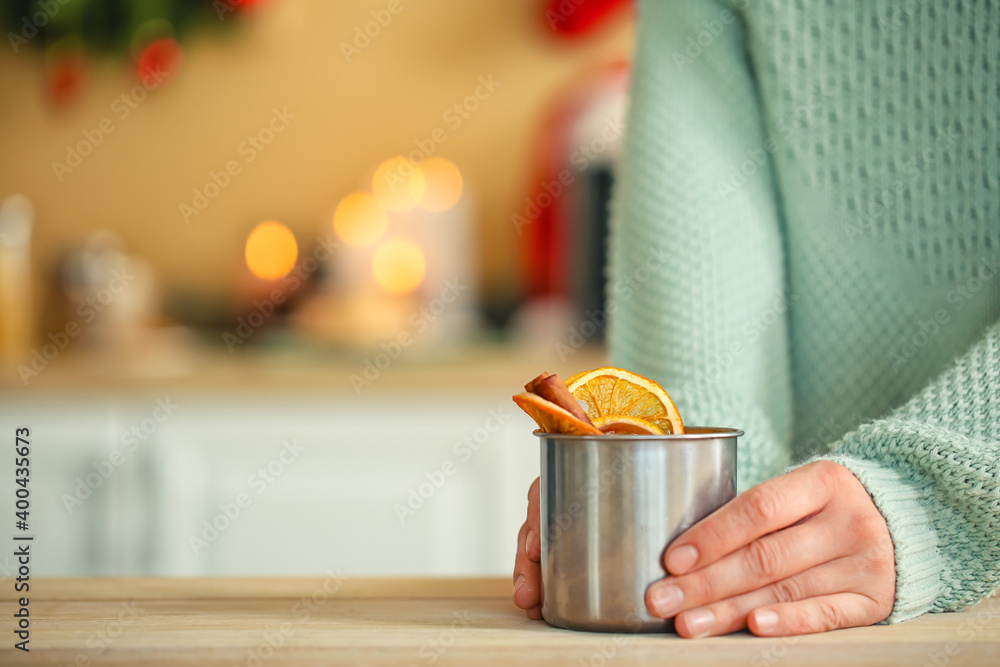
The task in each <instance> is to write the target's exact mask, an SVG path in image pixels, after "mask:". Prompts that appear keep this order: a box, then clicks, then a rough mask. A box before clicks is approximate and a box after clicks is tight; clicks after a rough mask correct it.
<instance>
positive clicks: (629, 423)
mask: <svg viewBox="0 0 1000 667" xmlns="http://www.w3.org/2000/svg"><path fill="white" fill-rule="evenodd" d="M594 426H596V427H597V428H599V429H601V433H608V434H615V435H663V429H661V428H660V427H659V426H657V425H656V424H654V423H653V422H651V421H647V420H645V419H642V418H641V417H629V416H628V415H605V416H603V417H598V418H597V419H595V420H594Z"/></svg>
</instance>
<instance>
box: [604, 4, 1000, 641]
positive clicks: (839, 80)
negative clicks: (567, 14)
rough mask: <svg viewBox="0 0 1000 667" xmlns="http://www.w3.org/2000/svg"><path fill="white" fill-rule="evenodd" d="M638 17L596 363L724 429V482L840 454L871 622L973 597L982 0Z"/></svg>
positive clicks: (984, 539) (997, 242)
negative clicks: (890, 580) (865, 548)
mask: <svg viewBox="0 0 1000 667" xmlns="http://www.w3.org/2000/svg"><path fill="white" fill-rule="evenodd" d="M639 26H640V28H639V36H638V45H637V52H636V57H635V64H634V71H633V82H632V100H631V108H630V112H629V132H628V137H627V141H626V148H625V156H624V159H623V162H622V165H621V169H620V173H619V180H618V185H617V189H616V193H615V197H614V203H613V208H612V216H613V224H612V235H611V241H610V266H611V269H610V286H609V299H610V306H611V307H613V310H612V312H613V313H614V317H613V318H612V320H611V324H610V327H611V329H610V348H611V357H612V361H613V363H615V364H616V365H619V366H623V367H627V368H632V369H635V370H637V371H639V372H642V373H644V374H647V375H649V376H651V377H653V378H655V379H657V380H658V381H660V382H661V383H662V384H663V385H664V387H666V388H667V390H668V391H670V392H671V394H672V395H675V397H676V399H677V403H678V406H679V408H680V409H681V412H682V414H683V415H684V418H685V421H687V422H689V423H692V424H714V425H721V426H737V427H740V428H742V429H744V430H745V431H746V436H745V438H743V439H742V440H741V449H740V457H739V482H740V484H739V486H740V488H741V489H746V488H747V487H749V486H751V485H753V484H756V483H758V482H761V481H763V480H765V479H767V478H769V477H772V476H774V475H776V474H779V473H781V472H782V471H783V470H784V469H785V467H786V466H787V465H789V464H791V463H802V462H804V461H806V460H808V459H809V458H811V457H816V456H820V457H823V458H829V459H832V460H834V461H837V462H839V463H841V464H843V465H844V466H846V467H847V468H849V469H850V470H851V471H852V472H854V474H855V475H856V476H857V477H858V478H859V479H860V480H861V482H862V483H863V484H864V485H865V487H866V488H867V489H868V491H869V493H870V494H871V496H872V498H873V499H874V501H875V504H876V505H877V507H878V508H879V510H880V511H881V512H882V514H883V515H884V516H885V518H886V521H887V523H888V526H889V530H890V532H891V534H892V539H893V543H894V545H895V557H896V570H897V580H896V603H895V608H894V609H893V612H892V614H891V616H890V617H889V619H888V620H889V621H890V622H891V621H899V620H903V619H906V618H911V617H913V616H916V615H918V614H921V613H924V612H929V611H930V612H933V611H947V610H955V609H960V608H962V607H965V606H967V605H969V604H971V603H973V602H976V601H977V600H980V599H981V598H983V597H985V596H986V595H988V594H989V593H990V592H991V591H993V590H994V589H996V588H997V587H998V586H1000V322H998V320H1000V3H996V2H990V1H989V0H980V1H977V2H973V1H968V2H961V1H960V0H952V1H949V2H943V3H941V2H931V1H930V0H926V1H923V0H913V2H906V3H903V2H899V1H898V0H896V1H895V2H885V1H882V0H878V1H875V0H866V1H865V2H800V1H797V0H759V1H756V0H742V1H739V2H735V1H734V2H729V3H720V2H716V1H714V0H675V1H673V2H663V1H662V0H661V1H656V2H654V1H652V0H650V1H648V2H643V3H642V4H641V6H640V8H639ZM663 249H667V250H668V251H669V253H670V256H671V257H672V260H671V261H670V262H667V263H665V264H664V263H662V262H659V261H657V257H658V256H659V252H658V251H662V250H663ZM650 276H651V277H650Z"/></svg>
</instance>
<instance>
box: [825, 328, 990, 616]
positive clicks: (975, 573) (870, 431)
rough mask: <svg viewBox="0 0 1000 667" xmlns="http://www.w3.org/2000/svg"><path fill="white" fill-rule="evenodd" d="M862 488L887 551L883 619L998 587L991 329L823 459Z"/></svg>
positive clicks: (969, 600) (969, 599)
mask: <svg viewBox="0 0 1000 667" xmlns="http://www.w3.org/2000/svg"><path fill="white" fill-rule="evenodd" d="M822 458H827V459H830V460H833V461H836V462H837V463H840V464H841V465H843V466H845V467H846V468H848V469H849V470H850V471H851V472H853V473H854V474H855V476H857V478H858V479H859V480H861V483H862V484H864V485H865V488H867V489H868V492H869V493H870V494H871V496H872V499H873V500H874V501H875V504H876V505H877V506H878V508H879V511H881V512H882V515H883V516H884V517H885V519H886V522H887V523H888V526H889V531H890V533H891V535H892V540H893V544H894V547H895V552H896V603H895V607H894V608H893V610H892V614H891V615H890V616H889V618H888V619H887V621H888V622H895V621H901V620H905V619H907V618H912V617H914V616H918V615H920V614H922V613H924V612H937V611H954V610H958V609H961V608H963V607H966V606H968V605H970V604H973V603H975V602H977V601H979V600H981V599H982V598H984V597H986V596H987V595H989V594H990V593H991V592H992V591H993V590H995V589H996V588H997V587H1000V322H998V323H996V324H994V325H993V326H992V327H991V328H990V329H989V330H987V332H986V335H985V336H984V337H983V338H982V340H980V341H979V342H978V343H977V344H976V345H975V346H973V347H972V349H970V350H969V351H968V352H967V353H966V354H965V355H964V356H962V357H961V358H959V359H958V360H957V361H956V362H955V363H954V365H953V366H951V368H949V369H948V370H946V371H945V372H944V373H943V374H942V375H941V376H940V377H938V378H937V379H936V380H934V381H933V382H931V384H929V385H928V386H927V387H925V388H924V389H923V390H922V391H921V392H920V393H919V394H917V395H916V396H914V397H913V398H912V399H910V400H909V401H908V402H907V403H906V404H905V405H903V406H902V407H900V408H899V409H897V410H895V411H894V412H892V413H891V414H890V415H888V416H887V417H885V418H883V419H879V420H876V421H874V422H871V423H869V424H865V425H863V426H861V427H859V428H858V429H857V430H855V431H852V432H850V433H848V434H847V435H845V436H844V437H843V439H842V440H840V441H839V442H838V443H837V444H835V445H834V448H833V454H832V455H830V456H824V457H822Z"/></svg>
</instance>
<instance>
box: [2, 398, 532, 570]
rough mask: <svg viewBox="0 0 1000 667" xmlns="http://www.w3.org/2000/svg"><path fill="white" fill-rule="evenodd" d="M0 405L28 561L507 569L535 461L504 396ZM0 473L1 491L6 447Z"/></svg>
mask: <svg viewBox="0 0 1000 667" xmlns="http://www.w3.org/2000/svg"><path fill="white" fill-rule="evenodd" d="M168 399H169V403H166V401H167V400H168ZM157 400H159V401H160V403H159V404H158V403H157ZM0 404H2V411H0V429H2V430H0V434H2V437H4V438H8V439H9V440H10V442H11V447H12V446H13V437H14V435H13V434H14V428H15V427H16V426H18V425H28V426H30V427H31V429H32V451H33V456H32V479H31V489H32V510H31V511H32V515H31V531H30V532H32V533H33V534H34V535H35V536H36V542H35V547H34V550H35V555H34V561H33V574H37V575H48V576H79V575H88V574H118V575H136V574H157V575H208V574H230V575H240V574H250V575H253V574H287V575H295V574H303V575H305V574H317V573H322V572H325V571H327V570H332V571H337V570H340V572H341V573H343V574H346V575H400V576H405V575H430V574H435V575H497V574H509V573H510V570H511V567H512V565H513V556H514V547H515V539H516V532H517V529H518V527H519V526H520V523H521V522H522V521H523V518H524V511H525V505H526V503H525V492H526V490H527V487H528V484H529V483H530V482H531V480H532V479H533V478H534V477H535V476H536V475H537V471H538V446H537V440H536V439H535V438H534V436H532V435H530V433H531V430H532V428H533V424H532V422H531V421H530V420H529V419H528V418H527V416H525V415H524V414H523V413H521V412H520V411H519V410H518V409H517V408H516V406H514V405H513V403H511V402H510V399H509V396H508V394H507V393H506V392H492V391H470V392H467V393H463V392H460V391H452V392H445V393H443V394H442V393H441V391H440V390H438V389H435V390H434V391H433V392H430V391H427V392H423V395H422V393H421V392H419V391H417V392H405V393H404V392H401V393H398V394H390V393H379V394H374V393H373V394H371V395H363V396H362V397H355V396H354V395H353V394H344V393H330V394H328V395H323V394H317V393H316V392H312V393H310V394H308V395H307V396H300V395H296V394H294V393H289V392H287V391H274V392H267V391H252V392H251V391H248V392H244V393H239V394H236V395H234V393H233V392H226V393H225V394H222V393H219V394H213V393H209V392H204V391H202V392H198V391H187V392H185V391H175V392H171V393H169V395H168V394H167V393H162V394H160V395H130V396H127V397H122V396H119V395H114V394H111V393H108V394H107V395H101V393H100V392H92V393H91V394H90V395H79V394H78V393H69V394H63V395H55V394H46V395H44V397H43V396H42V395H36V396H32V395H11V394H8V395H6V396H4V397H2V403H0ZM164 405H168V406H169V405H173V406H176V407H174V408H169V409H168V410H165V409H164V408H163V406H164ZM167 412H169V415H166V413H167ZM165 415H166V416H165ZM116 452H117V453H116ZM102 471H103V472H104V473H108V472H110V474H108V475H107V477H106V478H105V476H104V474H102ZM0 475H3V478H2V479H3V480H4V481H3V483H2V484H0V487H2V488H12V487H11V486H10V484H11V480H12V477H13V454H12V452H11V455H9V456H4V457H2V463H0ZM88 478H89V479H88ZM88 490H89V497H88V496H87V492H88ZM411 490H412V494H411ZM2 495H3V497H6V500H4V499H3V498H0V507H2V505H3V504H4V503H7V504H8V505H9V507H10V508H11V513H10V516H11V520H9V521H4V522H3V523H4V524H5V525H4V526H3V530H2V531H0V536H2V537H4V538H5V539H6V543H8V544H10V541H9V539H10V534H11V533H12V532H14V527H13V493H12V492H11V493H10V494H2ZM408 497H409V504H408ZM77 501H78V502H77ZM403 508H405V512H402V513H401V509H403ZM4 565H5V562H4V561H3V559H0V568H2V567H3V566H4ZM6 565H7V566H8V567H9V566H10V565H12V562H8V563H6Z"/></svg>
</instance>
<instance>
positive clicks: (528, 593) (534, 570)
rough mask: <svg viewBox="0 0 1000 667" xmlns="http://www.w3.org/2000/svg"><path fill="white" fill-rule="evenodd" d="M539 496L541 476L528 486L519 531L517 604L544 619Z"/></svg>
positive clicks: (516, 563)
mask: <svg viewBox="0 0 1000 667" xmlns="http://www.w3.org/2000/svg"><path fill="white" fill-rule="evenodd" d="M539 512H540V507H539V499H538V479H537V478H536V479H535V481H534V482H532V483H531V487H530V488H529V489H528V518H527V519H525V521H524V525H523V526H521V530H520V532H519V533H518V534H517V555H516V556H515V557H514V604H516V605H517V606H518V607H520V608H521V609H524V610H525V612H526V613H527V614H528V618H530V619H532V620H535V621H540V620H541V619H542V566H541V560H542V541H541V539H540V538H539V534H540V533H541V531H540V530H539V528H538V526H539V522H540V521H541V515H540V513H539Z"/></svg>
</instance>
